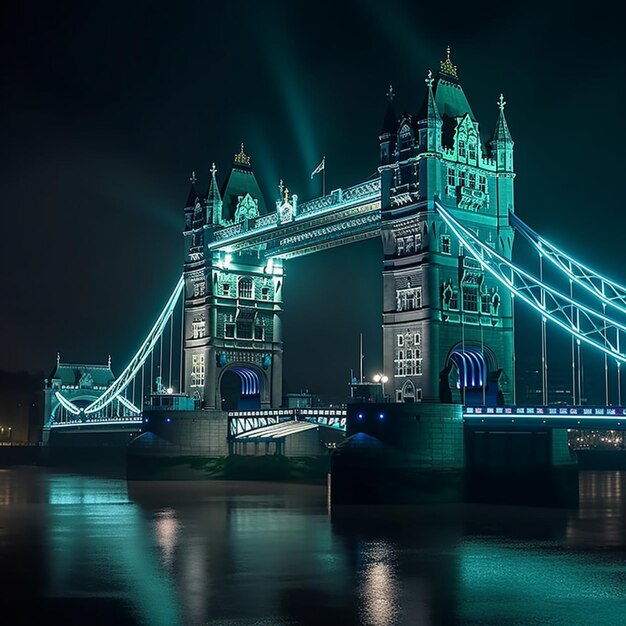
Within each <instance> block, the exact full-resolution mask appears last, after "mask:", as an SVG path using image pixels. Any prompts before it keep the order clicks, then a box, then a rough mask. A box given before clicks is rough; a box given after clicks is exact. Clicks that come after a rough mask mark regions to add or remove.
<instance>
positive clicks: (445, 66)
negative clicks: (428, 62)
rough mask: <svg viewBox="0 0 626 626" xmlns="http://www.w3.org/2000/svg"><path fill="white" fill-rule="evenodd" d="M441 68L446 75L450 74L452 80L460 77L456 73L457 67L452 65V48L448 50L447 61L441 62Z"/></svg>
mask: <svg viewBox="0 0 626 626" xmlns="http://www.w3.org/2000/svg"><path fill="white" fill-rule="evenodd" d="M439 67H440V69H441V71H442V72H443V73H444V74H448V75H449V76H452V78H458V77H459V76H458V74H457V72H456V65H454V64H453V63H452V59H451V58H450V46H448V47H447V48H446V59H445V61H440V62H439Z"/></svg>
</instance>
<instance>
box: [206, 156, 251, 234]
mask: <svg viewBox="0 0 626 626" xmlns="http://www.w3.org/2000/svg"><path fill="white" fill-rule="evenodd" d="M241 146H242V149H243V144H241ZM209 172H210V173H211V182H210V183H209V188H208V189H207V192H206V201H207V209H206V210H207V223H209V224H221V223H222V196H221V195H220V190H219V188H218V186H217V177H216V174H217V168H216V167H215V163H212V164H211V169H210V170H209Z"/></svg>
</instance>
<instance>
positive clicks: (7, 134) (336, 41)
mask: <svg viewBox="0 0 626 626" xmlns="http://www.w3.org/2000/svg"><path fill="white" fill-rule="evenodd" d="M550 5H551V3H544V4H543V5H535V6H532V5H530V4H528V3H519V4H513V3H510V4H506V3H502V4H497V5H490V4H483V5H480V4H470V3H465V4H459V5H455V3H453V2H446V3H425V2H417V1H411V2H406V3H400V2H397V1H394V0H386V1H385V2H376V1H375V0H349V1H346V2H342V1H338V0H337V1H335V2H333V3H326V2H309V3H300V2H246V1H243V0H241V1H238V2H223V3H219V4H218V3H213V2H195V3H191V2H169V3H158V2H141V1H131V2H128V1H127V2H124V3H119V2H116V1H112V0H108V1H107V2H102V1H100V0H90V1H89V2H86V1H82V2H72V1H71V0H70V1H68V2H63V3H51V2H31V1H29V0H19V1H15V0H8V1H6V2H5V3H4V7H3V9H2V24H1V28H2V32H1V37H0V64H1V68H2V72H1V76H2V116H1V123H2V140H1V141H0V151H1V158H2V162H1V166H2V185H1V186H0V194H1V195H0V207H1V211H2V221H1V231H0V232H1V244H0V268H1V269H0V276H1V283H0V284H1V286H2V295H1V296H0V369H8V370H22V369H24V370H29V371H38V370H45V371H46V372H47V371H49V370H50V369H51V367H52V365H53V363H54V359H55V355H56V352H57V350H59V351H60V352H61V354H62V356H63V358H64V359H67V360H71V361H87V362H98V361H100V362H103V361H104V360H105V359H106V356H107V355H108V354H109V353H111V354H112V356H113V363H114V367H115V369H116V370H117V371H120V370H121V369H122V367H123V364H124V363H125V362H126V361H127V359H128V358H129V357H130V356H131V355H132V353H133V352H134V351H135V349H136V348H137V346H138V344H139V342H140V339H141V337H142V336H143V335H144V334H145V332H146V330H147V328H148V326H149V325H150V324H151V322H152V319H153V317H154V316H155V315H156V313H157V311H158V310H159V308H160V307H161V305H162V303H163V302H164V300H165V299H166V297H167V294H169V292H170V291H171V289H172V287H173V285H174V283H175V281H176V277H177V275H178V274H179V272H180V271H181V263H182V251H183V244H182V237H181V235H180V231H181V227H182V205H183V203H184V201H185V199H186V196H187V192H188V185H189V183H188V178H189V175H190V172H191V171H192V170H195V171H196V172H197V174H198V177H199V179H200V181H201V183H202V187H203V188H204V186H205V185H206V183H207V178H208V168H209V167H210V165H211V162H212V161H215V162H216V164H217V166H218V176H221V177H222V178H221V180H223V177H224V176H225V174H226V173H227V168H229V167H230V163H231V161H232V156H233V155H234V154H235V152H237V150H238V146H239V143H240V142H241V141H245V142H246V146H247V152H248V154H250V155H251V157H252V163H253V167H254V169H255V172H256V173H257V177H258V178H259V180H260V183H261V186H262V188H263V189H264V191H265V193H266V197H267V199H268V203H270V202H271V203H273V198H274V194H275V190H276V183H277V181H278V179H279V178H283V179H284V180H285V181H286V183H287V185H288V186H289V188H290V189H291V190H292V192H296V193H298V194H299V196H300V199H301V200H305V199H307V198H309V197H311V196H313V195H316V194H317V193H318V192H319V187H318V186H319V181H318V180H315V181H313V183H311V181H310V179H309V175H310V172H311V170H312V169H313V167H314V166H315V165H316V164H317V162H318V161H319V159H320V158H321V156H322V155H323V154H324V155H326V160H327V167H328V178H327V185H328V188H331V189H332V188H334V187H339V186H347V185H350V184H354V183H357V182H359V181H360V180H363V179H364V178H366V177H368V176H369V175H370V174H371V173H373V172H374V171H375V169H376V166H377V158H378V137H377V136H378V131H379V128H380V124H381V120H382V116H383V112H384V106H385V99H384V94H385V92H386V90H387V87H388V85H389V83H390V82H391V83H393V85H394V88H395V91H396V93H397V100H396V102H397V105H398V109H399V110H401V109H402V108H405V109H407V110H409V111H410V112H415V111H416V110H417V108H418V107H419V104H420V102H421V99H422V96H423V92H424V77H425V74H426V71H427V70H428V68H432V69H433V70H436V69H437V68H438V62H439V60H440V59H441V58H443V55H444V53H445V47H446V45H447V44H450V45H451V46H452V57H453V61H454V62H455V63H456V64H457V65H458V67H459V75H460V78H461V82H462V84H463V86H464V89H465V91H466V94H467V95H468V98H469V100H470V103H471V105H472V107H473V109H474V112H475V113H476V114H477V117H478V119H479V121H480V122H481V124H482V128H483V130H484V132H486V133H489V132H491V130H492V128H493V126H494V124H495V120H496V113H497V108H496V100H497V97H498V95H499V94H500V92H501V91H502V92H504V94H505V97H506V100H507V103H508V104H507V109H506V112H507V118H508V122H509V126H510V129H511V132H512V135H513V138H514V140H515V142H516V146H515V149H516V152H515V159H516V170H517V179H516V208H517V212H518V214H519V215H520V216H522V218H523V219H525V220H526V221H527V222H528V223H529V224H530V225H531V226H533V227H534V228H536V229H537V230H539V231H541V232H542V234H544V235H545V236H547V237H551V238H552V239H554V240H556V241H557V242H560V243H562V244H563V245H565V246H566V247H568V248H571V249H572V250H576V251H578V253H579V255H580V257H581V258H582V259H584V260H586V261H587V262H588V263H590V264H591V265H593V266H597V267H598V268H599V269H602V270H604V271H605V272H607V273H608V274H609V275H612V276H614V277H615V278H616V279H618V280H622V281H625V280H626V269H624V265H623V263H622V262H621V251H622V249H623V246H622V240H623V231H624V226H625V225H626V219H625V218H624V215H623V212H624V201H623V198H622V195H623V178H624V173H623V171H622V170H623V167H622V162H623V156H622V153H623V145H624V143H625V140H626V130H625V129H624V126H623V124H621V122H620V116H621V114H622V110H623V107H624V101H625V98H624V96H625V95H626V94H625V89H626V88H625V86H624V70H623V67H622V64H623V57H624V51H623V47H622V33H621V32H620V29H621V25H620V20H618V19H617V18H616V16H614V15H612V14H611V13H608V12H602V11H601V10H600V5H597V7H593V6H591V5H589V4H586V5H581V7H580V8H578V7H577V6H576V3H572V4H569V5H563V6H562V7H557V6H554V5H552V6H550ZM380 269H381V258H380V249H379V244H378V242H377V241H370V242H367V243H364V244H357V245H354V246H349V247H347V248H343V249H338V250H335V251H331V252H327V253H322V254H319V255H316V256H313V257H306V258H304V259H299V260H294V261H291V262H289V264H288V266H287V282H286V290H285V309H286V312H285V325H284V326H285V342H286V344H287V352H286V357H285V358H286V363H287V366H288V375H287V384H288V387H289V388H290V389H291V390H295V389H297V388H299V387H303V386H308V387H310V388H313V389H315V390H316V391H319V392H325V393H332V394H335V395H337V394H341V393H343V390H344V389H345V387H344V386H343V385H344V381H345V380H346V379H347V377H348V370H349V368H350V367H357V365H358V360H357V350H358V334H359V331H360V330H363V332H364V333H365V347H366V371H367V373H373V372H374V371H375V370H376V369H377V368H378V367H380V353H381V346H380V341H381V340H380V324H381V317H380V300H381V278H380ZM325 329H326V331H327V332H329V334H330V341H328V342H326V343H325V344H322V343H321V342H320V341H318V340H317V336H318V335H319V334H320V333H322V332H324V331H325Z"/></svg>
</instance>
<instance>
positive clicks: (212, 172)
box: [209, 163, 217, 177]
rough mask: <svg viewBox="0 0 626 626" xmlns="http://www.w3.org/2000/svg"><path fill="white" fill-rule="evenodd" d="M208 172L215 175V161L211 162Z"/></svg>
mask: <svg viewBox="0 0 626 626" xmlns="http://www.w3.org/2000/svg"><path fill="white" fill-rule="evenodd" d="M209 172H211V176H213V177H214V176H215V174H216V172H217V167H215V163H212V164H211V169H210V170H209Z"/></svg>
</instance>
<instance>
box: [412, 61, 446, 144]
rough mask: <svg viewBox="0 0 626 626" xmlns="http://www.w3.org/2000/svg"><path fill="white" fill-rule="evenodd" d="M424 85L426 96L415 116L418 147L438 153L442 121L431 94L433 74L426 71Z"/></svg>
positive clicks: (433, 96)
mask: <svg viewBox="0 0 626 626" xmlns="http://www.w3.org/2000/svg"><path fill="white" fill-rule="evenodd" d="M424 82H425V83H426V96H425V98H424V102H423V103H422V108H421V109H420V112H419V114H418V116H417V120H418V127H419V134H420V139H419V142H420V145H421V146H424V147H425V148H426V150H428V151H429V152H438V151H439V150H440V149H441V126H442V120H441V115H440V114H439V108H438V107H437V102H436V101H435V95H434V93H433V82H434V79H433V73H432V72H431V71H430V70H428V76H427V78H426V80H425V81H424Z"/></svg>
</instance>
